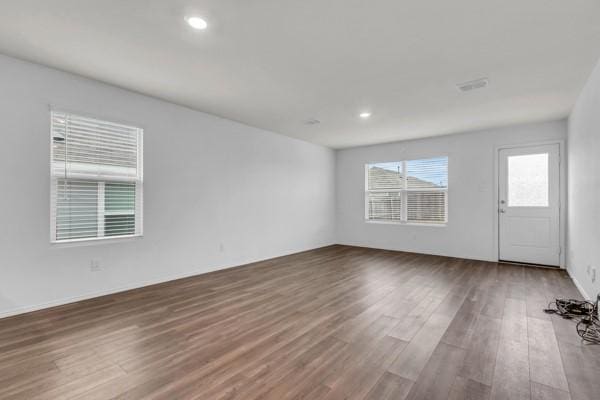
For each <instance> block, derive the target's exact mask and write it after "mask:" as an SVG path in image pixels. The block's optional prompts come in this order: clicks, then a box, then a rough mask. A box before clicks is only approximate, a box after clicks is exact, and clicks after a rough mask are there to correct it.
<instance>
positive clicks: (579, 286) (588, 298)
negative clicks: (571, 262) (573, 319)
mask: <svg viewBox="0 0 600 400" xmlns="http://www.w3.org/2000/svg"><path fill="white" fill-rule="evenodd" d="M567 273H568V274H569V277H570V278H571V280H572V281H573V283H574V284H575V287H576V288H577V290H579V293H581V295H582V296H583V298H584V299H586V300H589V301H592V296H590V295H589V294H587V292H586V291H585V289H584V288H583V286H581V284H580V283H579V281H577V278H575V276H573V274H572V273H571V271H569V269H568V268H567Z"/></svg>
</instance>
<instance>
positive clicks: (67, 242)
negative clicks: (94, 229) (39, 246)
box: [50, 233, 144, 247]
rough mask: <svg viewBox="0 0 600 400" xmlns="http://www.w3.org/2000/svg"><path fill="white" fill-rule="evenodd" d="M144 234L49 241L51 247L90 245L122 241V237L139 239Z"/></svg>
mask: <svg viewBox="0 0 600 400" xmlns="http://www.w3.org/2000/svg"><path fill="white" fill-rule="evenodd" d="M143 237H144V235H143V234H141V233H134V234H132V235H118V236H116V235H115V236H99V237H85V238H78V239H63V240H55V241H53V242H50V244H51V245H52V247H62V246H73V247H74V246H75V245H83V244H85V245H90V244H94V243H97V244H100V243H105V244H106V243H110V242H112V241H114V242H122V241H123V239H141V238H143Z"/></svg>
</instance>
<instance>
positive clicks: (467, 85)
mask: <svg viewBox="0 0 600 400" xmlns="http://www.w3.org/2000/svg"><path fill="white" fill-rule="evenodd" d="M489 84H490V80H489V79H488V78H481V79H475V80H474V81H468V82H463V83H459V84H457V85H456V87H457V88H458V90H460V91H461V92H470V91H471V90H475V89H483V88H484V87H486V86H488V85H489Z"/></svg>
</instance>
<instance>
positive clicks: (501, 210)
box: [498, 208, 506, 214]
mask: <svg viewBox="0 0 600 400" xmlns="http://www.w3.org/2000/svg"><path fill="white" fill-rule="evenodd" d="M498 212H499V213H500V214H504V213H505V212H506V210H505V209H503V208H501V209H499V210H498Z"/></svg>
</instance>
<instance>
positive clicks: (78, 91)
mask: <svg viewBox="0 0 600 400" xmlns="http://www.w3.org/2000/svg"><path fill="white" fill-rule="evenodd" d="M49 105H53V106H55V107H60V108H63V109H66V110H70V111H75V112H80V113H83V114H88V115H92V116H98V117H103V118H106V119H109V120H115V121H122V122H129V123H133V124H136V125H139V126H141V127H143V128H144V129H145V133H144V150H145V152H144V161H145V169H144V178H145V188H144V200H145V205H144V237H143V238H142V239H135V240H133V239H132V240H125V241H118V242H114V243H94V244H91V245H87V246H82V245H78V246H68V245H50V242H49V237H50V236H49V235H50V232H49V230H50V227H49V220H50V218H49V148H50V131H49V130H50V126H49ZM0 120H1V121H2V125H1V127H0V132H1V136H0V137H1V139H2V142H1V144H0V185H1V186H0V187H1V188H2V189H1V190H2V192H1V195H0V225H1V228H2V229H0V316H3V315H4V316H5V315H9V314H13V313H18V312H22V311H25V310H31V309H36V308H40V307H44V306H49V305H53V304H60V303H64V302H68V301H69V300H73V299H78V298H82V297H90V296H94V295H97V294H101V293H108V292H113V291H117V290H120V289H124V288H131V287H137V286H141V285H145V284H149V283H153V282H159V281H164V280H168V279H172V278H175V277H181V276H187V275H193V274H198V273H203V272H207V271H211V270H215V269H219V268H224V267H228V266H233V265H239V264H243V263H248V262H251V261H256V260H261V259H266V258H271V257H275V256H280V255H284V254H288V253H294V252H298V251H303V250H307V249H311V248H316V247H320V246H324V245H329V244H332V243H333V242H334V216H335V212H334V206H335V204H334V199H335V192H334V178H335V176H334V174H335V172H334V170H335V153H334V152H333V151H332V150H330V149H327V148H324V147H320V146H316V145H313V144H309V143H306V142H302V141H298V140H295V139H290V138H287V137H284V136H281V135H277V134H274V133H271V132H266V131H263V130H259V129H255V128H251V127H248V126H245V125H242V124H239V123H235V122H232V121H228V120H225V119H221V118H218V117H214V116H210V115H207V114H203V113H200V112H196V111H193V110H190V109H187V108H184V107H180V106H176V105H173V104H170V103H167V102H163V101H160V100H157V99H153V98H149V97H145V96H142V95H139V94H135V93H132V92H128V91H125V90H121V89H118V88H115V87H112V86H108V85H105V84H101V83H99V82H96V81H92V80H88V79H84V78H81V77H77V76H74V75H70V74H66V73H62V72H59V71H56V70H52V69H49V68H45V67H42V66H39V65H35V64H31V63H26V62H22V61H18V60H15V59H12V58H8V57H4V56H0ZM220 244H223V251H221V250H220ZM92 259H97V260H99V261H100V265H101V268H102V270H101V271H99V272H91V271H90V261H91V260H92Z"/></svg>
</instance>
